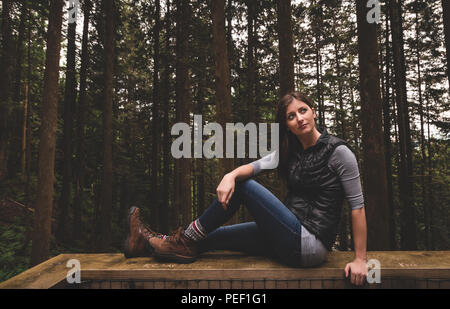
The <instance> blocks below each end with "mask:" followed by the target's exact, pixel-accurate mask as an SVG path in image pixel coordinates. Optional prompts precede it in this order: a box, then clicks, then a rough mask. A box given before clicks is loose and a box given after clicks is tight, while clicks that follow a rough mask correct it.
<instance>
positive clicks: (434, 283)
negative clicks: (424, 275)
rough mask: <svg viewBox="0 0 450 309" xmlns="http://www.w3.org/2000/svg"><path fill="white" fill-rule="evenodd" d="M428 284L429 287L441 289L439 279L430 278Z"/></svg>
mask: <svg viewBox="0 0 450 309" xmlns="http://www.w3.org/2000/svg"><path fill="white" fill-rule="evenodd" d="M427 286H428V288H429V289H439V280H432V279H431V280H428V282H427Z"/></svg>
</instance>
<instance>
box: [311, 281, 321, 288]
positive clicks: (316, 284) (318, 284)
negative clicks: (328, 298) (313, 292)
mask: <svg viewBox="0 0 450 309" xmlns="http://www.w3.org/2000/svg"><path fill="white" fill-rule="evenodd" d="M321 288H322V280H311V289H321Z"/></svg>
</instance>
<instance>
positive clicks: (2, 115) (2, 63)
mask: <svg viewBox="0 0 450 309" xmlns="http://www.w3.org/2000/svg"><path fill="white" fill-rule="evenodd" d="M10 10H11V1H10V0H3V1H2V29H1V32H2V50H1V58H0V72H2V74H0V181H2V180H3V179H4V178H5V177H6V176H7V170H8V167H7V160H8V158H7V155H8V152H7V151H8V139H9V134H8V132H9V130H8V124H9V123H8V120H9V116H10V109H11V91H12V88H11V86H12V84H11V80H12V78H11V77H12V55H13V53H12V39H11V35H12V33H11V25H10V22H11V20H10V16H9V14H10Z"/></svg>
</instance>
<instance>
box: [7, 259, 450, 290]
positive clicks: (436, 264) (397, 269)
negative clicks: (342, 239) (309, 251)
mask: <svg viewBox="0 0 450 309" xmlns="http://www.w3.org/2000/svg"><path fill="white" fill-rule="evenodd" d="M367 256H368V259H378V260H379V261H380V264H381V265H380V266H381V280H382V282H383V281H385V280H389V279H396V280H397V279H398V280H404V279H407V280H424V279H439V280H450V251H386V252H381V251H370V252H368V253H367ZM353 257H354V253H353V252H330V253H329V255H328V259H327V262H326V263H325V264H323V265H321V266H320V267H316V268H291V267H287V266H285V265H282V264H280V263H278V262H276V261H273V260H270V259H267V258H263V257H257V256H247V255H245V254H239V253H230V252H215V253H207V254H203V255H202V256H201V257H200V258H199V259H198V260H197V261H196V262H194V263H191V264H176V263H162V262H158V261H156V260H155V259H154V258H151V257H143V258H133V259H126V258H125V257H124V256H123V254H62V255H59V256H57V257H54V258H52V259H50V260H48V261H46V262H44V263H42V264H39V265H37V266H35V267H33V268H31V269H29V270H27V271H25V272H23V273H22V274H19V275H17V276H15V277H13V278H11V279H9V280H7V281H5V282H2V283H0V288H50V287H52V286H55V285H56V284H58V283H60V282H61V281H62V280H65V277H66V275H67V272H68V270H69V268H67V267H66V263H67V261H68V260H69V259H78V260H79V261H80V264H81V278H82V280H88V281H89V280H106V281H108V280H109V281H130V280H136V281H139V280H141V281H150V280H154V281H162V282H164V281H165V280H167V281H171V280H172V281H173V280H192V279H195V280H207V281H211V280H216V281H217V280H218V281H223V280H225V281H226V280H230V282H231V283H232V282H235V281H236V282H238V281H245V280H252V281H257V280H267V281H270V280H272V281H277V280H288V281H289V280H299V281H300V286H301V285H302V284H301V282H302V280H312V282H315V281H316V280H319V279H322V280H340V279H343V278H344V271H343V269H344V267H345V265H346V263H348V261H351V260H352V259H353ZM410 282H411V281H405V283H404V284H406V286H411V284H410ZM235 284H236V283H235ZM241 285H242V284H241ZM269 285H270V283H269ZM398 285H401V283H398V284H397V286H398ZM314 286H317V283H316V282H315V283H314ZM325 286H327V284H325ZM384 286H385V285H383V284H382V287H383V288H384Z"/></svg>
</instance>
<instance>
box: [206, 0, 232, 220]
mask: <svg viewBox="0 0 450 309" xmlns="http://www.w3.org/2000/svg"><path fill="white" fill-rule="evenodd" d="M211 4H212V5H211V13H212V24H213V49H214V63H215V79H216V81H215V85H216V96H215V99H216V120H217V122H218V123H219V124H220V125H221V126H222V128H225V127H226V123H229V122H231V120H232V114H231V86H230V68H229V63H228V52H227V51H228V49H227V46H226V45H227V42H226V36H225V0H213V1H212V2H211ZM225 138H226V132H225V130H223V141H225ZM223 150H224V153H225V150H226V149H225V147H224V149H223ZM232 169H233V158H225V157H224V158H222V159H219V177H222V176H224V175H225V174H226V173H228V172H230V171H231V170H232ZM236 218H237V216H234V218H233V219H232V220H233V222H237V219H236Z"/></svg>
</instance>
